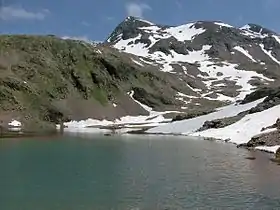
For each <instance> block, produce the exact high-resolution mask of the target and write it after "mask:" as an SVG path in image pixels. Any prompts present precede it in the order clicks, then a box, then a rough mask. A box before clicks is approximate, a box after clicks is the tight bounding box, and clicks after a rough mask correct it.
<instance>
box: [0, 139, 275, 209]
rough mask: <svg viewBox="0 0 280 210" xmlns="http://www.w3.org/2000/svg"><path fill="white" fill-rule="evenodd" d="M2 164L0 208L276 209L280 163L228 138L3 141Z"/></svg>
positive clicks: (0, 147)
mask: <svg viewBox="0 0 280 210" xmlns="http://www.w3.org/2000/svg"><path fill="white" fill-rule="evenodd" d="M251 156H254V157H256V158H257V159H256V160H248V159H246V157H251ZM0 166H1V170H0V209H1V210H6V209H7V210H19V209H20V210H25V209H26V210H33V209H34V210H45V209H48V210H56V209H57V210H66V209H67V210H72V209H73V210H74V209H75V210H77V209H81V210H95V209H109V210H113V209H120V210H126V209H133V210H136V209H137V210H142V209H145V210H146V209H147V210H154V209H160V210H167V209H168V210H169V209H172V210H173V209H176V210H177V209H179V210H180V209H280V166H278V165H277V164H275V163H272V162H270V161H269V159H268V156H267V155H266V154H264V153H261V152H249V151H247V150H243V149H238V148H236V147H235V146H233V145H230V144H226V143H216V142H210V141H202V140H193V139H186V138H185V137H184V138H182V137H180V138H179V137H161V136H159V137H148V136H123V137H120V136H114V137H104V136H94V135H93V136H91V135H87V136H65V137H52V138H50V137H49V138H33V139H9V140H1V141H0Z"/></svg>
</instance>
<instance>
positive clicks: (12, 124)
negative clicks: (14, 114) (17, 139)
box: [8, 120, 21, 127]
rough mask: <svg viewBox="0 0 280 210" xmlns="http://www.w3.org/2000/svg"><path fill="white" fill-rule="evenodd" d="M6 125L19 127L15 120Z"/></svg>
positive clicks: (19, 123)
mask: <svg viewBox="0 0 280 210" xmlns="http://www.w3.org/2000/svg"><path fill="white" fill-rule="evenodd" d="M8 125H9V126H12V127H21V122H19V121H17V120H13V121H11V122H9V124H8Z"/></svg>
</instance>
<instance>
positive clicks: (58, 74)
mask: <svg viewBox="0 0 280 210" xmlns="http://www.w3.org/2000/svg"><path fill="white" fill-rule="evenodd" d="M97 49H98V50H101V51H102V53H99V52H98V51H97ZM183 83H184V82H181V81H179V80H177V79H175V78H174V76H173V75H167V74H164V73H161V72H158V71H157V70H155V69H151V67H149V68H140V67H139V66H137V65H135V63H133V62H131V59H130V58H129V57H128V56H127V55H126V54H122V53H119V52H117V51H116V50H114V49H112V48H110V47H107V46H98V47H93V46H91V45H90V44H86V43H84V42H80V41H73V40H62V39H60V38H57V37H54V36H27V35H1V36H0V112H5V113H8V114H9V113H13V116H14V115H15V113H16V116H18V117H20V118H21V119H23V121H24V122H25V126H26V127H28V128H36V129H37V127H38V128H39V129H41V128H42V127H53V125H54V123H58V122H59V121H60V120H61V119H63V120H70V119H73V116H77V115H78V114H79V113H78V111H76V110H77V107H78V108H80V109H83V107H82V105H79V104H80V103H81V102H83V101H87V102H91V103H92V104H91V105H90V106H92V107H95V106H99V107H106V106H108V105H109V104H110V103H112V102H113V101H114V100H118V97H119V96H124V95H125V96H127V92H128V91H131V90H133V89H135V90H141V91H136V92H137V93H136V94H135V97H136V98H139V99H140V101H143V102H146V103H147V104H148V105H149V103H151V105H152V106H153V107H154V108H158V107H161V106H162V105H175V104H173V101H176V100H174V96H175V94H176V92H177V91H178V90H182V87H185V86H184V85H183ZM143 93H145V94H143ZM98 103H99V105H98ZM79 106H81V107H79ZM73 107H75V109H74V108H73ZM0 117H1V114H0Z"/></svg>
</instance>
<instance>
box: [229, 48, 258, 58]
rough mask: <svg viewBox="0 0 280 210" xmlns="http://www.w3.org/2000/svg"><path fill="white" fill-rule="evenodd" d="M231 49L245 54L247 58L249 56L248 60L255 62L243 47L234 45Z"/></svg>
mask: <svg viewBox="0 0 280 210" xmlns="http://www.w3.org/2000/svg"><path fill="white" fill-rule="evenodd" d="M233 49H235V50H237V51H239V52H241V53H243V54H244V55H245V56H247V57H248V58H250V60H252V61H253V62H256V60H255V59H254V58H253V57H252V56H251V55H250V54H249V52H248V51H247V50H245V49H243V48H242V47H240V46H235V47H234V48H233Z"/></svg>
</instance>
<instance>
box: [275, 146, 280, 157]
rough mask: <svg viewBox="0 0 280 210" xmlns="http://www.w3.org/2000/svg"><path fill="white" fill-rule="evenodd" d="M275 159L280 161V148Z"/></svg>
mask: <svg viewBox="0 0 280 210" xmlns="http://www.w3.org/2000/svg"><path fill="white" fill-rule="evenodd" d="M275 158H276V159H277V160H280V148H279V149H278V150H277V151H276V154H275Z"/></svg>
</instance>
